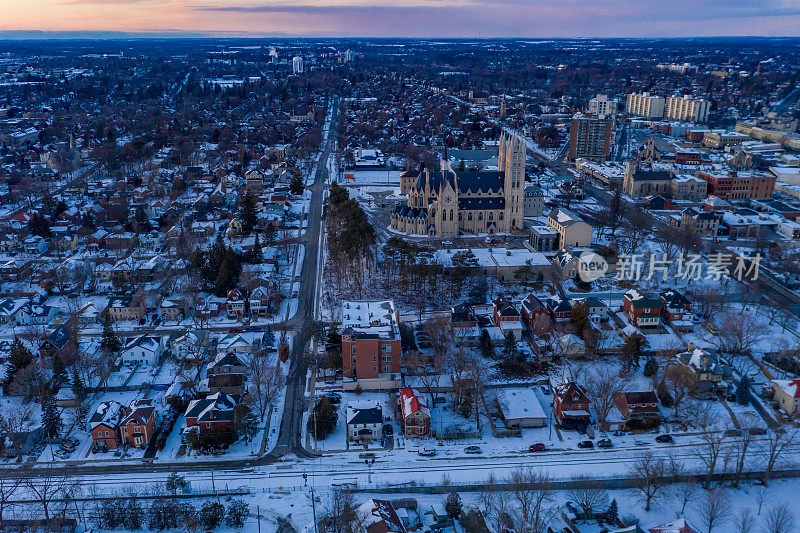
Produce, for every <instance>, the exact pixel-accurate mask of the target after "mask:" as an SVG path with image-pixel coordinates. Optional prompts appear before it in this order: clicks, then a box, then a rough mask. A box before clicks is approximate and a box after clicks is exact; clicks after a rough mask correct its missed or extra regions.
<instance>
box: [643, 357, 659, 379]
mask: <svg viewBox="0 0 800 533" xmlns="http://www.w3.org/2000/svg"><path fill="white" fill-rule="evenodd" d="M657 372H658V361H656V360H655V359H653V358H652V357H651V358H650V359H648V360H647V362H646V363H645V364H644V371H643V373H644V375H645V377H648V378H649V377H651V376H655V375H656V373H657Z"/></svg>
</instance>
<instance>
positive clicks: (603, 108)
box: [589, 94, 619, 120]
mask: <svg viewBox="0 0 800 533" xmlns="http://www.w3.org/2000/svg"><path fill="white" fill-rule="evenodd" d="M618 106H619V100H617V99H616V98H609V97H608V95H607V94H598V95H597V96H595V97H594V98H592V99H591V100H589V113H590V114H592V115H597V116H600V115H605V116H606V117H608V118H610V119H612V120H616V118H617V107H618Z"/></svg>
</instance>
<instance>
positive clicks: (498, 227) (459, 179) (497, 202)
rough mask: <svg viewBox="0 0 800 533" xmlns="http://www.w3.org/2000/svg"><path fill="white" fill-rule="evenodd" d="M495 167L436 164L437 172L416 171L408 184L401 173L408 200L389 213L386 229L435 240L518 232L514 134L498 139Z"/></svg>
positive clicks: (520, 158)
mask: <svg viewBox="0 0 800 533" xmlns="http://www.w3.org/2000/svg"><path fill="white" fill-rule="evenodd" d="M498 168H499V170H496V171H470V172H456V171H454V170H452V169H451V168H450V166H449V164H448V163H447V162H442V168H441V170H439V171H431V170H428V169H422V170H420V172H419V174H418V175H417V176H416V180H415V181H414V183H413V185H412V184H411V182H410V178H411V176H410V175H409V174H410V173H406V174H404V175H403V178H404V179H405V180H406V181H405V182H404V183H403V189H405V190H403V192H404V193H405V192H407V194H408V201H407V202H404V203H401V204H398V205H397V206H396V207H395V209H394V211H393V212H392V214H391V227H392V229H393V230H396V231H399V232H402V233H410V234H414V235H429V236H435V237H455V236H457V235H460V234H484V233H485V234H494V233H511V231H512V230H515V229H522V218H523V198H524V193H525V142H524V140H523V139H521V138H520V137H519V136H518V135H516V134H513V135H509V134H506V133H503V134H502V135H501V137H500V152H499V163H498Z"/></svg>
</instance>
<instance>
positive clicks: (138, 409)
mask: <svg viewBox="0 0 800 533" xmlns="http://www.w3.org/2000/svg"><path fill="white" fill-rule="evenodd" d="M155 413H156V409H155V407H153V400H152V399H141V400H134V401H132V402H131V404H130V407H129V408H128V414H126V415H125V418H123V419H122V422H121V423H120V425H119V430H120V437H121V441H122V444H128V445H131V446H134V447H136V448H145V447H147V445H148V443H149V442H150V437H152V436H153V430H155V427H156V416H155Z"/></svg>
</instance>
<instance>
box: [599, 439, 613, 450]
mask: <svg viewBox="0 0 800 533" xmlns="http://www.w3.org/2000/svg"><path fill="white" fill-rule="evenodd" d="M597 447H598V448H613V447H614V443H613V442H611V439H600V440H599V441H597Z"/></svg>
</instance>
